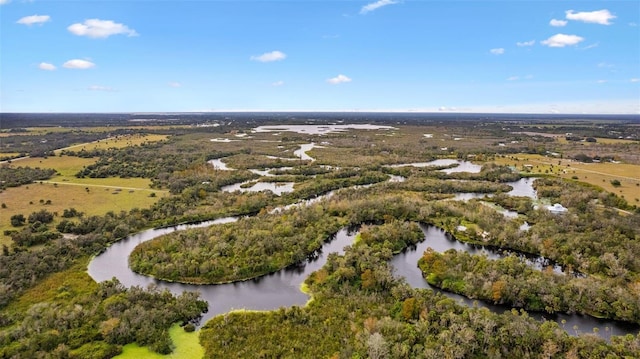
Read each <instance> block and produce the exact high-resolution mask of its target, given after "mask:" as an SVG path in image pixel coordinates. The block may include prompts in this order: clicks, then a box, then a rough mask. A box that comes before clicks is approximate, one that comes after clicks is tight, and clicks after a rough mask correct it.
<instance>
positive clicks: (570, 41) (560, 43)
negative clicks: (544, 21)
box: [540, 34, 584, 47]
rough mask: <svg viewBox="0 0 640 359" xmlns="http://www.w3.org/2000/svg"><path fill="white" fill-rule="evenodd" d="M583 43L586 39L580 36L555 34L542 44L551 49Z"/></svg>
mask: <svg viewBox="0 0 640 359" xmlns="http://www.w3.org/2000/svg"><path fill="white" fill-rule="evenodd" d="M582 41H584V38H582V37H580V36H578V35H565V34H555V35H553V36H551V37H550V38H548V39H546V40H544V41H541V42H540V43H541V44H543V45H547V46H549V47H565V46H570V45H575V44H577V43H579V42H582Z"/></svg>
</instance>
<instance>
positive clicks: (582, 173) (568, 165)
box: [494, 154, 640, 205]
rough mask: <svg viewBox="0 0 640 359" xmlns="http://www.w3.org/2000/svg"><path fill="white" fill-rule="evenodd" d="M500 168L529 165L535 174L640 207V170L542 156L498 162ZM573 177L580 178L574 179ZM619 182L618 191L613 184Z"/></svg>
mask: <svg viewBox="0 0 640 359" xmlns="http://www.w3.org/2000/svg"><path fill="white" fill-rule="evenodd" d="M494 162H496V163H498V164H506V165H510V166H515V167H516V168H518V169H519V170H522V169H523V166H525V165H529V166H532V167H531V172H532V173H536V174H552V175H556V176H560V177H562V178H566V179H574V180H577V181H580V182H585V183H588V184H592V185H595V186H598V187H600V188H603V189H604V190H605V191H608V192H611V193H615V194H616V195H618V196H621V197H623V198H625V199H626V200H627V202H629V204H632V205H633V204H636V205H638V204H640V166H639V165H633V164H626V163H609V162H606V163H604V162H603V163H581V162H576V161H572V160H566V159H559V158H551V157H544V156H540V155H530V154H517V155H512V156H507V157H498V158H496V159H495V161H494ZM574 177H577V179H576V178H574ZM613 180H618V181H620V183H621V185H620V186H619V187H615V186H613V185H612V184H611V181H613Z"/></svg>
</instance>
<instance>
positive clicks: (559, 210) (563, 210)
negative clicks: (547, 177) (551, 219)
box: [547, 203, 568, 214]
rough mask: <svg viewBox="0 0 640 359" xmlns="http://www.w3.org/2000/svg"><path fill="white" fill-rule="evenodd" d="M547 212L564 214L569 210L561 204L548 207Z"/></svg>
mask: <svg viewBox="0 0 640 359" xmlns="http://www.w3.org/2000/svg"><path fill="white" fill-rule="evenodd" d="M547 210H549V212H551V213H553V214H562V213H566V212H567V211H568V209H567V208H566V207H564V206H563V205H561V204H560V203H554V205H553V206H547Z"/></svg>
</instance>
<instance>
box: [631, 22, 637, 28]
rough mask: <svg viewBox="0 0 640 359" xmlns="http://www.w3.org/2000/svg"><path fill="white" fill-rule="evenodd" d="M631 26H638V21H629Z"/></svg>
mask: <svg viewBox="0 0 640 359" xmlns="http://www.w3.org/2000/svg"><path fill="white" fill-rule="evenodd" d="M629 26H631V27H637V26H638V23H636V22H630V23H629Z"/></svg>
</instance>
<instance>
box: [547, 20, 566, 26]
mask: <svg viewBox="0 0 640 359" xmlns="http://www.w3.org/2000/svg"><path fill="white" fill-rule="evenodd" d="M567 22H568V21H567V20H558V19H551V21H549V25H551V26H555V27H563V26H565V25H566V24H567Z"/></svg>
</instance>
